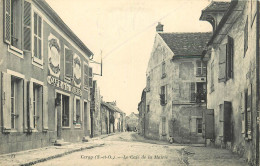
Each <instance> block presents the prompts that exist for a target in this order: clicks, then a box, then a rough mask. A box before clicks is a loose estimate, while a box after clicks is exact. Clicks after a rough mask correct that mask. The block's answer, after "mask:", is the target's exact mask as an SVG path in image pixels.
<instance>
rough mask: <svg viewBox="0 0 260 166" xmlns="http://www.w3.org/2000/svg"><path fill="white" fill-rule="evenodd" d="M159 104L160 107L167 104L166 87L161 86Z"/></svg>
mask: <svg viewBox="0 0 260 166" xmlns="http://www.w3.org/2000/svg"><path fill="white" fill-rule="evenodd" d="M160 104H161V105H162V106H164V105H166V104H167V85H165V86H161V94H160Z"/></svg>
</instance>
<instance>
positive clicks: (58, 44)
mask: <svg viewBox="0 0 260 166" xmlns="http://www.w3.org/2000/svg"><path fill="white" fill-rule="evenodd" d="M0 8H1V10H0V11H1V12H3V13H2V14H0V21H1V22H2V23H3V24H2V25H4V26H1V30H0V38H2V39H4V40H0V53H1V58H0V72H1V77H0V78H1V81H0V83H1V86H0V87H1V101H0V102H1V108H0V109H1V110H0V112H1V114H0V124H1V133H0V138H1V139H0V140H1V142H0V153H1V154H3V153H11V152H15V151H22V150H28V149H33V148H40V147H44V146H49V145H53V143H54V142H55V141H57V140H64V141H69V142H76V141H81V140H82V137H83V136H88V135H89V134H90V133H89V131H90V128H89V118H90V104H89V102H90V97H89V88H90V86H91V84H92V78H91V75H92V73H90V74H89V72H90V71H91V70H89V67H88V64H89V60H90V59H91V58H92V57H93V53H92V52H91V51H90V50H89V49H88V48H87V47H86V46H85V45H84V44H83V42H82V41H80V39H79V38H78V37H77V36H76V35H75V34H74V33H73V32H72V31H71V30H70V29H69V28H68V26H67V25H65V23H64V22H63V21H62V20H61V19H60V17H59V16H58V15H57V14H56V13H55V11H53V10H52V9H51V7H50V6H49V5H48V4H47V3H46V2H45V1H44V0H32V1H26V0H4V1H1V4H0ZM91 72H92V71H91Z"/></svg>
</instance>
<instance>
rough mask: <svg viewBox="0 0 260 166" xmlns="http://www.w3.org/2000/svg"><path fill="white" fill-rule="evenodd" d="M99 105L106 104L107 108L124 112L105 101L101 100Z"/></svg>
mask: <svg viewBox="0 0 260 166" xmlns="http://www.w3.org/2000/svg"><path fill="white" fill-rule="evenodd" d="M101 105H104V106H106V107H107V108H108V109H110V110H113V111H116V112H119V113H124V112H123V111H122V110H120V109H119V108H118V107H117V106H114V105H111V104H109V103H107V102H103V101H102V102H101Z"/></svg>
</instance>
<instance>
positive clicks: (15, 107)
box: [11, 76, 22, 129]
mask: <svg viewBox="0 0 260 166" xmlns="http://www.w3.org/2000/svg"><path fill="white" fill-rule="evenodd" d="M21 83H22V79H19V78H17V77H14V76H12V77H11V129H16V128H17V124H16V122H17V119H18V117H19V113H18V112H19V108H20V107H21V106H22V105H21V103H20V102H22V101H21V97H20V95H22V94H19V93H20V92H21V89H20V88H22V87H21ZM19 97H20V98H19Z"/></svg>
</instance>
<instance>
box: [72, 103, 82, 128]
mask: <svg viewBox="0 0 260 166" xmlns="http://www.w3.org/2000/svg"><path fill="white" fill-rule="evenodd" d="M73 123H74V124H76V125H80V124H81V107H80V99H79V98H75V107H74V121H73Z"/></svg>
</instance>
